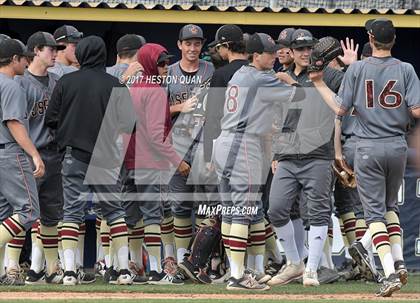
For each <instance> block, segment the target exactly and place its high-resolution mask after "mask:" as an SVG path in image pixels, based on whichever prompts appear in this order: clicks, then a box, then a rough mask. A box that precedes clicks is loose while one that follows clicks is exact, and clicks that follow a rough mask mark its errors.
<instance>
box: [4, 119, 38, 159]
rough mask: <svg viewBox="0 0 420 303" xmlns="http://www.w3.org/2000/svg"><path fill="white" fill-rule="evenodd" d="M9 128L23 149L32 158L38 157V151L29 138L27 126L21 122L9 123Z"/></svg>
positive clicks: (13, 121)
mask: <svg viewBox="0 0 420 303" xmlns="http://www.w3.org/2000/svg"><path fill="white" fill-rule="evenodd" d="M7 127H8V128H9V130H10V133H11V134H12V136H13V138H14V139H15V140H16V142H17V143H18V144H19V145H20V147H22V149H23V150H24V151H25V152H26V153H27V154H28V155H30V156H31V157H35V156H38V155H39V154H38V150H37V149H36V147H35V145H34V144H33V143H32V140H31V139H30V138H29V135H28V132H27V131H26V128H25V126H24V125H23V124H22V123H20V122H19V121H15V120H12V121H7Z"/></svg>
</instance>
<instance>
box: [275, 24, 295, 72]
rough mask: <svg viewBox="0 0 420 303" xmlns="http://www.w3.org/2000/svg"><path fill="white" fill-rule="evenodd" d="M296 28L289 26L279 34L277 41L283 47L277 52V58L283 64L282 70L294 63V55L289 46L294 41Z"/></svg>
mask: <svg viewBox="0 0 420 303" xmlns="http://www.w3.org/2000/svg"><path fill="white" fill-rule="evenodd" d="M295 30H296V29H295V28H293V27H289V28H285V29H284V30H282V31H281V32H280V34H279V38H278V40H277V43H279V44H280V45H281V48H280V49H279V50H278V52H277V59H278V61H279V63H280V64H281V68H280V70H279V71H280V72H285V71H287V69H288V68H289V66H290V64H292V63H293V57H292V55H291V49H290V48H289V46H290V43H291V42H292V36H293V33H294V32H295Z"/></svg>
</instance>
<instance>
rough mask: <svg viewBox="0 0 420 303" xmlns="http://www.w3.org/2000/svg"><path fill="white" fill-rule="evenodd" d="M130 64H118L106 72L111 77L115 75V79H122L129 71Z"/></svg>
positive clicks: (108, 68)
mask: <svg viewBox="0 0 420 303" xmlns="http://www.w3.org/2000/svg"><path fill="white" fill-rule="evenodd" d="M127 68H128V64H127V63H118V64H115V65H113V66H109V67H107V68H106V72H107V73H108V74H110V75H113V76H114V77H115V78H118V79H120V78H121V76H122V74H124V72H125V71H126V70H127Z"/></svg>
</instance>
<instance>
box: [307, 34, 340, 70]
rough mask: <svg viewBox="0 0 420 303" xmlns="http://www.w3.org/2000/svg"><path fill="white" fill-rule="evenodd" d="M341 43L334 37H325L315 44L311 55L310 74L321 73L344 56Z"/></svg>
mask: <svg viewBox="0 0 420 303" xmlns="http://www.w3.org/2000/svg"><path fill="white" fill-rule="evenodd" d="M343 55H344V52H343V48H342V47H341V45H340V42H339V41H338V40H337V39H335V38H333V37H324V38H321V39H319V41H318V43H317V44H315V46H314V48H313V50H312V54H311V64H310V66H309V67H308V72H319V71H322V70H324V68H325V67H326V66H327V65H328V63H330V62H331V61H332V60H334V59H335V58H337V57H338V56H343Z"/></svg>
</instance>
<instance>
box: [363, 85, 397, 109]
mask: <svg viewBox="0 0 420 303" xmlns="http://www.w3.org/2000/svg"><path fill="white" fill-rule="evenodd" d="M396 83H397V80H389V81H388V82H387V83H386V85H385V87H384V88H383V89H382V91H381V93H380V94H379V98H378V99H379V100H378V103H379V105H380V106H382V107H383V108H385V109H393V108H398V107H400V106H401V103H402V99H403V98H402V95H401V94H400V93H399V92H398V91H395V90H392V89H393V88H394V86H395V84H396ZM365 89H366V108H368V109H370V108H374V106H375V104H374V81H373V80H366V81H365ZM391 98H392V99H393V100H392V101H391V102H390V99H391Z"/></svg>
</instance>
